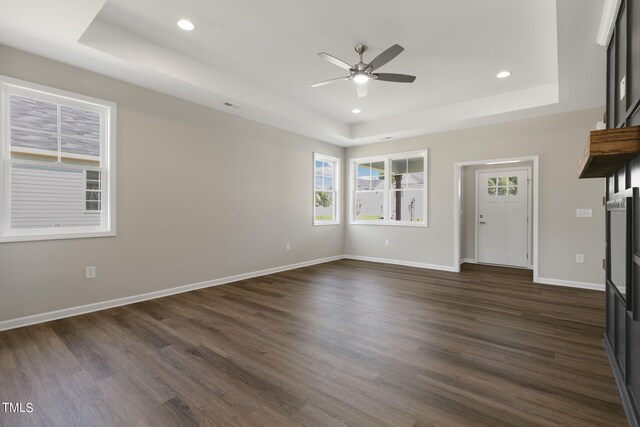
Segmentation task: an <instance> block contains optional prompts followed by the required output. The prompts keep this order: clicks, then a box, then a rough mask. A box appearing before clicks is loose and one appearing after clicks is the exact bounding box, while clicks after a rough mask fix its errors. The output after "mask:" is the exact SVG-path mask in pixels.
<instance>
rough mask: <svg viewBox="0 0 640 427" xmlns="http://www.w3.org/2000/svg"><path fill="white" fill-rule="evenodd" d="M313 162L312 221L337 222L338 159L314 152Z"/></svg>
mask: <svg viewBox="0 0 640 427" xmlns="http://www.w3.org/2000/svg"><path fill="white" fill-rule="evenodd" d="M313 164H314V172H313V173H314V205H313V221H314V224H315V225H326V224H339V223H340V218H339V213H338V205H339V198H338V189H339V185H340V182H339V179H340V174H339V169H340V167H339V165H340V159H338V158H336V157H331V156H325V155H322V154H317V153H316V154H315V155H314V159H313Z"/></svg>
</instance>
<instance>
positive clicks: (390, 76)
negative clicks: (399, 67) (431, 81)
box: [374, 73, 416, 83]
mask: <svg viewBox="0 0 640 427" xmlns="http://www.w3.org/2000/svg"><path fill="white" fill-rule="evenodd" d="M374 76H376V80H382V81H383V82H396V83H413V82H414V81H415V80H416V76H410V75H408V74H395V73H375V74H374Z"/></svg>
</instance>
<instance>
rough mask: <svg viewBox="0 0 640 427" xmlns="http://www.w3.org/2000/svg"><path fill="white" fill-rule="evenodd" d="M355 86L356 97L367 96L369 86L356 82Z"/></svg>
mask: <svg viewBox="0 0 640 427" xmlns="http://www.w3.org/2000/svg"><path fill="white" fill-rule="evenodd" d="M356 88H357V89H358V98H364V97H365V96H367V92H369V88H368V87H367V84H366V83H361V84H358V83H356Z"/></svg>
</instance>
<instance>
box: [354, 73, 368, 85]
mask: <svg viewBox="0 0 640 427" xmlns="http://www.w3.org/2000/svg"><path fill="white" fill-rule="evenodd" d="M368 80H369V76H367V75H366V74H356V75H355V76H354V77H353V81H354V82H356V83H358V84H359V85H361V84H363V83H366V82H367V81H368Z"/></svg>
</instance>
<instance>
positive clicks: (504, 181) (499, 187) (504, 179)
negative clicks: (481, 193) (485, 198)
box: [487, 176, 518, 196]
mask: <svg viewBox="0 0 640 427" xmlns="http://www.w3.org/2000/svg"><path fill="white" fill-rule="evenodd" d="M487 191H488V192H489V196H507V195H509V196H517V195H518V177H517V176H500V177H495V178H489V180H488V182H487Z"/></svg>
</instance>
